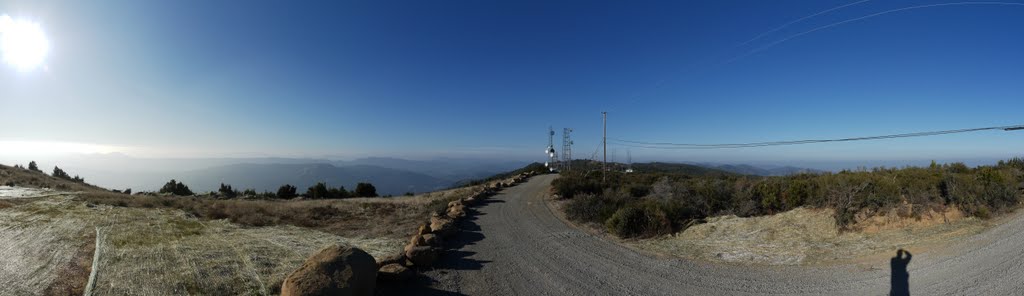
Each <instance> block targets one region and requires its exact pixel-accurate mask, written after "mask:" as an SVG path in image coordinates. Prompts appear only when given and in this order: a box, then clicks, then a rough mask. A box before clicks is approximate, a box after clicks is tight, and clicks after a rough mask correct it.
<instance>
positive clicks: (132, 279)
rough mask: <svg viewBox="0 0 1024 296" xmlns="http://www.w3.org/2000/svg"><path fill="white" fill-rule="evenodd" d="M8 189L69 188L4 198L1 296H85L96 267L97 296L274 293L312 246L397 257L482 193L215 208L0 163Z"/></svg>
mask: <svg viewBox="0 0 1024 296" xmlns="http://www.w3.org/2000/svg"><path fill="white" fill-rule="evenodd" d="M8 183H13V184H15V185H19V186H37V187H45V188H61V189H62V190H58V191H51V192H47V193H46V194H42V195H33V196H27V197H22V198H16V199H0V295H40V294H50V295H64V294H76V295H80V294H81V292H82V290H83V289H84V286H85V281H86V280H87V277H88V274H89V272H90V268H97V277H96V285H95V287H94V290H93V292H94V293H95V294H100V295H102V294H129V295H168V294H174V295H180V294H203V295H238V294H258V295H266V294H276V293H278V292H279V291H280V285H281V282H282V281H283V280H284V277H285V276H287V274H288V273H290V272H291V271H292V270H294V269H295V268H296V267H298V266H299V265H300V264H301V263H302V261H303V260H305V259H306V257H307V256H309V255H310V254H311V253H313V252H315V251H316V250H318V249H320V248H323V247H325V246H327V245H330V244H338V243H343V244H350V245H354V246H356V247H359V248H361V249H363V250H365V251H367V252H368V253H370V254H371V255H373V256H374V257H377V258H381V257H384V256H388V255H392V254H394V253H396V252H398V251H399V250H401V247H402V245H403V244H404V243H405V241H406V239H407V237H408V235H409V234H411V233H412V232H414V231H415V230H416V227H417V226H418V224H420V223H422V222H424V221H426V220H427V219H428V218H429V216H430V213H431V212H432V211H438V210H443V209H444V207H445V205H446V204H447V203H448V201H451V200H455V199H458V198H461V197H465V196H468V195H470V194H471V193H473V192H474V191H475V190H477V189H478V188H476V187H469V188H461V189H453V190H446V191H441V192H435V193H429V194H423V195H419V196H413V197H395V198H354V199H344V200H217V199H213V198H208V197H174V196H145V195H125V194H120V193H114V192H109V191H106V190H103V189H101V188H96V187H91V186H88V185H83V184H79V183H73V182H68V181H65V180H58V179H55V178H51V177H49V176H46V175H44V174H41V173H37V172H31V171H27V170H18V169H14V168H11V167H6V166H0V185H4V184H8ZM63 190H74V191H78V192H73V193H72V192H64V191H63ZM97 228H99V229H100V235H99V238H98V240H99V241H100V247H99V250H98V251H97V252H96V253H98V255H99V263H98V265H97V266H95V267H93V266H91V265H92V262H91V259H92V254H93V246H94V243H95V242H96V239H97V238H96V237H95V236H96V235H95V233H96V229H97Z"/></svg>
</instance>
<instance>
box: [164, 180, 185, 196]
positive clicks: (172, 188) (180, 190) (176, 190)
mask: <svg viewBox="0 0 1024 296" xmlns="http://www.w3.org/2000/svg"><path fill="white" fill-rule="evenodd" d="M160 193H170V194H174V195H193V193H192V190H190V189H188V186H185V183H180V182H177V181H174V179H171V181H169V182H167V184H164V187H160Z"/></svg>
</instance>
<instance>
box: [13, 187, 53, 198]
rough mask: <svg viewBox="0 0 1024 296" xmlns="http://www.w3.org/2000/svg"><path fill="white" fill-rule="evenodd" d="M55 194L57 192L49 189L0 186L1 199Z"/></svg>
mask: <svg viewBox="0 0 1024 296" xmlns="http://www.w3.org/2000/svg"><path fill="white" fill-rule="evenodd" d="M53 194H55V192H54V191H53V190H49V189H38V188H26V187H17V186H15V187H11V186H0V199H15V198H31V197H40V196H48V195H53Z"/></svg>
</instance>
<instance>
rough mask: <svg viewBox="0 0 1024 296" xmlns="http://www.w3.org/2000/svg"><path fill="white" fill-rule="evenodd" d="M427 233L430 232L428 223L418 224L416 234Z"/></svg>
mask: <svg viewBox="0 0 1024 296" xmlns="http://www.w3.org/2000/svg"><path fill="white" fill-rule="evenodd" d="M427 233H430V223H423V225H420V229H419V230H418V231H416V234H419V235H424V234H427Z"/></svg>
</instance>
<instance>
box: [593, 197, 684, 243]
mask: <svg viewBox="0 0 1024 296" xmlns="http://www.w3.org/2000/svg"><path fill="white" fill-rule="evenodd" d="M605 226H606V227H608V231H609V232H611V233H612V234H615V235H617V236H619V237H622V238H632V237H652V236H658V235H663V234H668V233H671V232H672V225H671V223H670V222H669V219H668V216H667V215H666V214H665V211H663V210H662V209H661V207H659V206H658V204H656V203H646V204H639V205H628V206H625V207H623V208H620V209H618V210H617V211H615V214H612V216H611V217H609V218H608V220H607V221H606V222H605Z"/></svg>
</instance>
